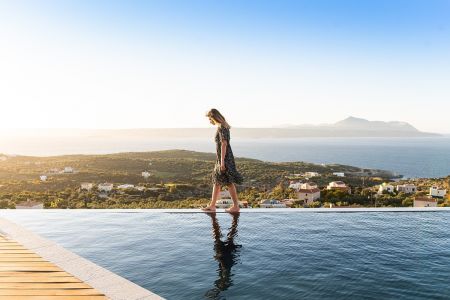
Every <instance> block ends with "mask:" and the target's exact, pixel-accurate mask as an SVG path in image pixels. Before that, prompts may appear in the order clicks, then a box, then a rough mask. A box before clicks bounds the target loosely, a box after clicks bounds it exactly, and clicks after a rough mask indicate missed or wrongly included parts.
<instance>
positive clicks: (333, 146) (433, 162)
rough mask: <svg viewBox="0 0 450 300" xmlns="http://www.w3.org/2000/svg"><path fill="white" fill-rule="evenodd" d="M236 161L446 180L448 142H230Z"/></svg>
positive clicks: (203, 143) (188, 145)
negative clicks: (313, 165) (302, 163)
mask: <svg viewBox="0 0 450 300" xmlns="http://www.w3.org/2000/svg"><path fill="white" fill-rule="evenodd" d="M231 144H232V147H233V152H234V153H235V155H236V156H238V157H250V158H257V159H261V160H266V161H276V162H280V161H306V162H313V163H327V164H330V163H340V164H347V165H353V166H357V167H364V168H376V169H384V170H390V171H393V172H395V173H398V174H401V175H404V176H405V177H445V176H448V175H450V154H449V153H450V137H448V136H447V137H437V138H294V139H238V138H236V139H232V141H231ZM214 147H215V145H214V141H213V139H212V138H211V139H207V138H205V139H143V138H136V137H127V138H125V137H122V138H114V137H97V136H96V137H83V138H82V137H70V138H69V137H68V138H64V137H63V138H42V137H34V138H33V137H30V138H26V139H24V138H19V137H17V138H2V139H0V153H15V154H22V155H44V156H47V155H61V154H75V153H78V154H103V153H115V152H128V151H155V150H167V149H187V150H194V151H203V152H214V151H215V148H214Z"/></svg>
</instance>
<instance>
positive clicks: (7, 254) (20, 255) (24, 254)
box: [0, 253, 40, 257]
mask: <svg viewBox="0 0 450 300" xmlns="http://www.w3.org/2000/svg"><path fill="white" fill-rule="evenodd" d="M16 256H17V257H40V256H39V255H37V254H35V253H4V254H0V257H16Z"/></svg>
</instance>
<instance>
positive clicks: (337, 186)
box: [327, 181, 351, 194]
mask: <svg viewBox="0 0 450 300" xmlns="http://www.w3.org/2000/svg"><path fill="white" fill-rule="evenodd" d="M327 190H341V191H344V192H347V193H349V194H350V192H351V190H350V187H349V186H347V185H346V184H345V182H343V181H332V182H330V183H329V184H328V185H327Z"/></svg>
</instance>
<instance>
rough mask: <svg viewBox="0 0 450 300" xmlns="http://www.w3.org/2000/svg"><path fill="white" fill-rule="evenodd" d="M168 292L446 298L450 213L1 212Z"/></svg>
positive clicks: (177, 295)
mask: <svg viewBox="0 0 450 300" xmlns="http://www.w3.org/2000/svg"><path fill="white" fill-rule="evenodd" d="M1 216H3V217H7V218H9V219H10V220H12V221H15V222H17V223H19V224H22V225H24V226H26V227H27V228H29V229H32V230H33V231H35V232H38V233H40V234H42V235H43V236H45V237H47V238H50V239H52V240H54V241H56V242H58V243H60V244H61V245H63V246H64V247H66V248H68V249H70V250H72V251H74V252H76V253H78V254H80V255H82V256H84V257H86V258H88V259H90V260H92V261H94V262H95V263H97V264H99V265H101V266H103V267H106V268H107V269H109V270H111V271H113V272H116V273H117V274H119V275H121V276H123V277H125V278H127V279H129V280H131V281H133V282H135V283H137V284H139V285H141V286H143V287H145V288H147V289H149V290H151V291H153V292H155V293H157V294H159V295H161V296H163V297H166V298H167V299H351V298H352V299H361V298H364V299H448V298H449V297H450V285H449V284H448V282H449V280H450V232H449V230H448V228H449V226H450V221H449V219H450V218H449V217H450V212H445V211H444V212H395V213H389V212H359V213H308V212H307V213H296V212H281V213H270V212H269V213H255V214H253V213H242V214H241V215H240V217H239V218H233V217H232V216H230V215H228V214H217V216H216V217H211V216H209V215H206V214H198V213H195V214H194V213H192V214H191V213H166V212H161V211H146V210H145V211H144V210H143V211H142V212H129V213H127V212H123V211H84V210H81V211H44V212H43V211H27V212H24V211H1V212H0V217H1Z"/></svg>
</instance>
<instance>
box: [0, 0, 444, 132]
mask: <svg viewBox="0 0 450 300" xmlns="http://www.w3.org/2000/svg"><path fill="white" fill-rule="evenodd" d="M0 43H1V44H0V104H1V106H0V108H1V109H0V112H1V115H0V129H7V128H162V127H208V126H211V125H210V124H209V122H208V120H207V119H206V118H205V117H204V115H205V113H206V111H207V110H208V109H210V108H213V107H214V108H217V109H219V110H220V111H221V112H222V113H223V114H224V115H225V117H226V118H227V120H228V121H229V123H230V124H231V125H232V126H235V127H271V126H280V125H284V124H322V123H333V122H336V121H339V120H341V119H344V118H346V117H348V116H355V117H362V118H366V119H369V120H381V121H394V120H395V121H397V120H398V121H405V122H409V123H411V124H412V125H414V126H416V127H417V128H418V129H420V130H423V131H430V132H439V133H450V117H449V111H450V1H447V0H443V1H439V0H428V1H426V0H422V1H416V0H407V1H406V0H396V1H391V0H387V1H384V0H379V1H370V0H367V1H357V0H355V1H350V0H342V1H338V0H330V1H323V0H315V1H309V0H308V1H302V0H297V1H284V0H277V1H261V0H260V1H253V0H248V1H242V0H239V1H233V0H228V1H212V0H211V1H196V0H191V1H184V0H182V1H171V0H160V1H150V0H149V1H98V0H89V1H83V0H78V1H69V0H67V1H21V0H17V1H13V0H10V1H4V0H0Z"/></svg>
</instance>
